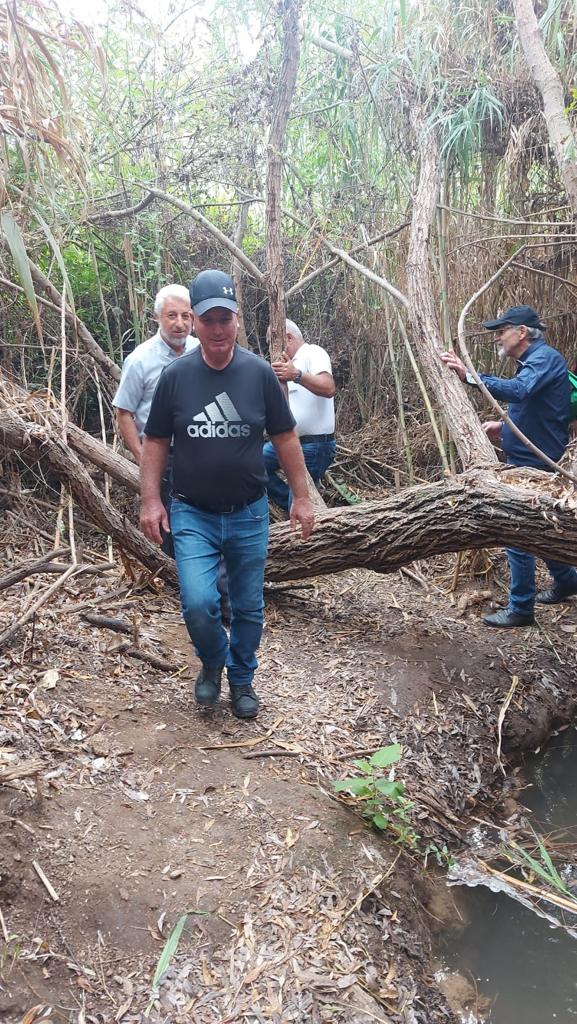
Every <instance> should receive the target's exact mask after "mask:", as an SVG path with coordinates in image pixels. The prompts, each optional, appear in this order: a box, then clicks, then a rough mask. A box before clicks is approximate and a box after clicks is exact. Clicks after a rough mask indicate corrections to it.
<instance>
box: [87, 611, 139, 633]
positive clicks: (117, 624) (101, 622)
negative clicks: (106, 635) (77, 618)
mask: <svg viewBox="0 0 577 1024" xmlns="http://www.w3.org/2000/svg"><path fill="white" fill-rule="evenodd" d="M82 618H83V619H85V620H86V622H90V624H91V625H92V626H99V627H100V628H101V629H111V630H113V632H115V633H127V634H128V635H129V636H130V635H131V634H132V633H133V626H132V623H131V622H127V620H126V619H111V618H110V617H109V616H108V615H97V614H96V612H83V613H82Z"/></svg>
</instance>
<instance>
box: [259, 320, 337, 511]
mask: <svg viewBox="0 0 577 1024" xmlns="http://www.w3.org/2000/svg"><path fill="white" fill-rule="evenodd" d="M286 336H287V344H286V351H285V352H283V354H282V359H280V360H278V361H276V362H273V364H272V368H273V370H274V372H275V373H276V376H277V377H278V379H279V380H280V381H282V382H283V383H285V384H286V385H287V388H288V400H289V406H290V410H291V412H292V414H293V416H294V418H295V420H296V432H297V434H298V435H299V440H300V443H301V447H302V450H303V455H304V459H305V464H306V467H307V469H308V471H309V473H310V475H311V477H312V478H313V480H314V482H315V484H318V482H319V480H320V479H321V477H322V476H324V474H325V473H326V471H327V469H328V468H329V466H330V464H331V462H332V461H333V460H334V457H335V452H336V442H335V403H334V394H335V390H336V388H335V382H334V379H333V374H332V367H331V360H330V357H329V354H328V352H325V350H324V348H321V347H320V345H309V344H308V343H307V342H305V340H304V338H303V335H302V332H301V330H300V328H299V327H297V325H296V324H295V323H294V321H293V320H287V321H286ZM263 454H264V461H265V466H266V470H267V473H268V484H267V493H268V496H269V498H270V499H271V501H274V503H275V504H276V505H279V506H280V507H281V508H283V509H285V511H288V509H289V505H290V501H291V496H290V490H289V488H288V487H287V485H286V484H285V482H284V480H281V478H280V477H279V475H278V472H277V471H278V469H279V462H278V459H277V456H276V451H275V449H274V447H273V445H272V444H271V443H270V441H269V442H267V443H266V444H265V445H264V447H263Z"/></svg>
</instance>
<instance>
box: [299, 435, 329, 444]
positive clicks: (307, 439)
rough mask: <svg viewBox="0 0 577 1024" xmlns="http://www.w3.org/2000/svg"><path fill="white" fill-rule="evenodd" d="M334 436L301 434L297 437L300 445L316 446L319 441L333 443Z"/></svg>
mask: <svg viewBox="0 0 577 1024" xmlns="http://www.w3.org/2000/svg"><path fill="white" fill-rule="evenodd" d="M334 439H335V435H334V434H303V436H302V437H299V441H300V443H301V444H318V443H319V441H334Z"/></svg>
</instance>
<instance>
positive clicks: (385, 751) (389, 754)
mask: <svg viewBox="0 0 577 1024" xmlns="http://www.w3.org/2000/svg"><path fill="white" fill-rule="evenodd" d="M400 760H401V745H400V743H391V744H390V746H388V747H380V748H379V750H375V752H374V754H373V756H372V757H371V764H372V765H373V766H374V767H375V768H388V767H389V766H390V765H392V764H395V762H396V761H400Z"/></svg>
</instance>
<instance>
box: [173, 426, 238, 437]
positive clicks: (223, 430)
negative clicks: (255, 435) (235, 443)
mask: <svg viewBox="0 0 577 1024" xmlns="http://www.w3.org/2000/svg"><path fill="white" fill-rule="evenodd" d="M186 431H187V434H188V436H189V437H250V426H249V424H248V423H189V425H188V427H187V428H186Z"/></svg>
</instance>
